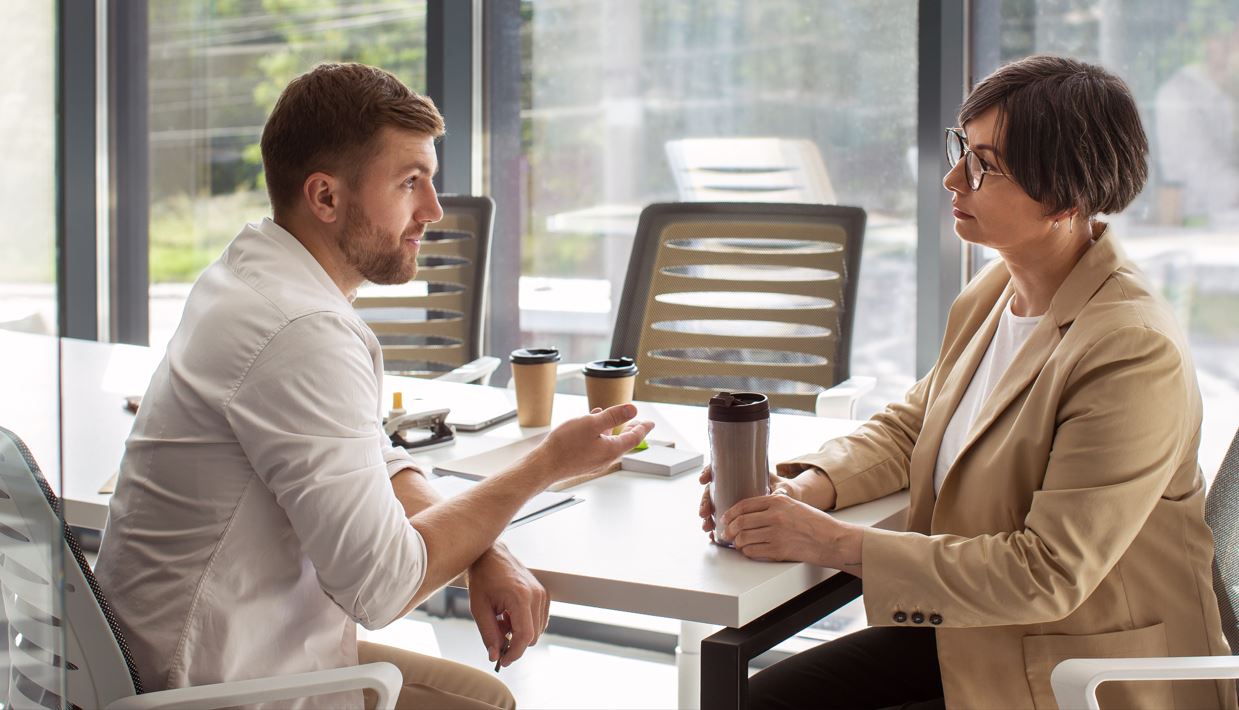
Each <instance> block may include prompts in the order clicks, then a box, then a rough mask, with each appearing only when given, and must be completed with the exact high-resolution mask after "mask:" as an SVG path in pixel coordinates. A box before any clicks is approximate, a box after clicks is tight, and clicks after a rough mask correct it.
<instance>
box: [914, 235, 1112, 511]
mask: <svg viewBox="0 0 1239 710" xmlns="http://www.w3.org/2000/svg"><path fill="white" fill-rule="evenodd" d="M1122 261H1123V254H1122V251H1121V250H1120V248H1119V246H1118V244H1117V243H1116V242H1115V240H1114V238H1113V237H1112V236H1110V229H1109V227H1107V228H1106V230H1105V231H1104V232H1102V234H1101V236H1100V237H1097V239H1096V241H1095V242H1094V244H1093V246H1091V247H1089V250H1088V251H1087V252H1085V253H1084V255H1083V256H1082V257H1081V258H1080V261H1079V262H1078V263H1077V264H1076V265H1075V268H1073V269H1072V270H1071V273H1070V274H1068V275H1067V278H1066V280H1064V281H1063V283H1062V285H1061V286H1059V287H1058V291H1056V292H1055V293H1054V298H1053V299H1052V300H1051V301H1050V310H1049V311H1048V312H1047V313H1046V316H1045V318H1044V319H1042V321H1041V322H1040V323H1038V324H1037V327H1036V328H1034V329H1033V332H1032V333H1031V334H1030V335H1029V337H1028V340H1027V341H1025V343H1024V345H1022V346H1021V347H1020V350H1019V352H1018V354H1017V355H1016V358H1015V360H1014V361H1012V363H1011V365H1010V367H1008V368H1007V371H1006V372H1005V373H1003V375H1002V377H1000V378H999V380H998V383H997V385H995V387H994V391H993V392H991V393H990V395H989V397H988V398H986V400H985V403H984V404H983V405H982V407H981V411H980V413H979V414H978V415H977V420H976V421H975V422H973V424H972V427H970V429H969V432H968V438H967V439H965V441H964V445H963V447H962V448H961V449H960V450H959V455H958V456H957V457H956V459H955V461H956V462H958V461H961V460H963V458H964V454H966V453H967V452H968V449H970V448H972V446H973V444H974V443H976V441H977V439H978V438H979V437H980V436H981V435H982V434H983V433H984V432H985V431H986V430H987V429H989V428H990V426H991V425H993V423H994V420H995V419H997V418H998V416H999V415H1000V414H1002V413H1003V411H1004V410H1006V409H1007V407H1009V406H1010V405H1011V403H1012V401H1014V400H1015V398H1016V397H1017V396H1019V394H1020V393H1021V392H1023V391H1024V390H1025V389H1027V388H1028V386H1029V385H1030V384H1031V383H1032V381H1033V380H1034V379H1036V377H1037V375H1039V374H1040V373H1041V370H1042V368H1044V367H1045V363H1046V361H1047V360H1049V359H1050V355H1052V354H1053V353H1054V349H1055V348H1056V347H1058V344H1059V342H1061V341H1062V334H1063V333H1064V332H1066V330H1067V327H1068V326H1070V325H1071V323H1072V321H1074V320H1075V317H1076V316H1077V315H1078V314H1079V313H1080V311H1081V310H1083V308H1084V306H1085V305H1087V304H1088V302H1089V300H1090V299H1092V297H1093V294H1095V293H1097V289H1099V288H1100V287H1101V285H1102V284H1103V283H1104V282H1105V280H1106V279H1107V278H1109V277H1110V274H1112V273H1114V271H1115V270H1116V269H1117V268H1119V266H1120V265H1121V264H1122ZM1010 291H1011V287H1010V286H1009V285H1008V288H1007V291H1004V292H1003V295H1004V297H1003V298H1000V299H999V301H998V304H997V305H996V306H995V309H994V311H993V312H992V313H991V314H990V318H989V319H988V320H986V326H987V327H990V326H991V325H992V326H993V327H992V328H990V329H989V330H988V331H985V332H987V333H988V334H989V336H988V337H982V336H983V335H984V333H982V332H978V333H977V339H976V340H975V341H974V342H973V343H972V345H973V346H975V345H977V343H983V345H982V346H981V353H982V354H984V352H985V350H986V349H987V348H988V347H989V343H990V340H992V338H993V333H994V330H995V329H996V326H997V318H996V317H995V316H996V315H999V316H1000V315H1001V314H1002V310H1003V309H1004V308H1006V304H1007V297H1008V296H1009V295H1010V293H1009V292H1010ZM991 321H992V323H991ZM977 361H978V362H979V361H980V358H979V357H978V360H977ZM975 371H976V364H973V365H972V367H971V369H969V371H968V372H969V377H968V380H967V381H965V383H964V387H965V388H966V387H967V385H968V383H969V382H971V379H972V377H971V375H972V373H973V372H975ZM962 394H963V393H962V391H961V392H960V393H959V396H957V397H955V399H953V400H951V401H950V405H951V407H950V409H949V410H945V411H944V412H938V414H942V416H941V417H939V418H940V419H942V420H943V422H942V424H941V426H942V429H943V431H945V429H946V423H947V422H949V420H950V418H951V416H952V415H953V414H954V412H955V407H956V406H958V404H959V397H962ZM941 437H942V435H941V433H939V434H938V439H937V440H936V442H935V446H934V458H935V460H936V458H937V450H938V447H939V446H940V445H941V443H942V438H941ZM954 470H955V465H954V464H952V465H951V467H950V468H949V469H948V470H947V474H946V477H945V479H944V480H943V482H942V493H943V494H946V492H947V486H948V485H949V483H950V480H951V473H952V472H953V471H954ZM930 480H931V481H932V476H931V477H930ZM931 490H932V485H931Z"/></svg>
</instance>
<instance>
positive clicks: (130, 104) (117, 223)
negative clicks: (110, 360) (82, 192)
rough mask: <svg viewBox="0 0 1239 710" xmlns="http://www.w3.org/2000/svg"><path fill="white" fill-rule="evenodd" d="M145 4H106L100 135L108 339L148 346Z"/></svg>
mask: <svg viewBox="0 0 1239 710" xmlns="http://www.w3.org/2000/svg"><path fill="white" fill-rule="evenodd" d="M147 13H148V4H147V0H123V1H120V0H113V1H112V2H110V3H109V4H108V16H107V26H108V47H107V49H108V52H107V57H108V67H107V77H108V86H107V96H108V115H107V127H108V131H107V135H108V146H107V155H108V175H109V176H110V186H109V187H110V194H111V196H112V211H111V219H110V221H109V224H108V227H109V229H108V232H109V233H110V242H111V255H112V264H111V267H112V268H111V284H110V288H109V293H110V294H111V306H112V309H111V310H112V317H111V326H112V333H111V335H112V338H113V339H114V340H115V341H116V342H121V343H133V344H137V345H146V344H147V343H149V341H150V195H151V192H150V120H149V116H150V87H149V79H148V77H149V46H150V37H149V16H148V14H147Z"/></svg>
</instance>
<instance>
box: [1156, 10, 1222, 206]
mask: <svg viewBox="0 0 1239 710" xmlns="http://www.w3.org/2000/svg"><path fill="white" fill-rule="evenodd" d="M1210 27H1211V29H1210V30H1209V32H1208V34H1207V35H1206V36H1205V38H1204V41H1203V42H1202V43H1201V44H1202V45H1203V48H1204V56H1203V59H1202V61H1200V62H1197V63H1192V64H1187V65H1185V66H1183V67H1181V68H1180V69H1179V70H1178V71H1177V72H1175V73H1174V74H1172V75H1171V77H1170V78H1169V79H1167V80H1166V82H1165V83H1164V84H1162V85H1161V87H1160V88H1158V90H1157V97H1156V99H1155V101H1154V116H1155V118H1156V121H1155V125H1156V128H1157V157H1158V168H1160V170H1161V181H1162V188H1163V190H1162V199H1163V200H1165V201H1164V202H1163V205H1162V206H1163V209H1164V210H1165V211H1166V214H1164V215H1162V219H1163V221H1166V222H1171V223H1176V224H1183V223H1186V224H1193V225H1207V224H1217V223H1234V222H1235V221H1236V220H1237V219H1239V155H1236V141H1235V131H1236V127H1237V126H1236V121H1235V116H1236V114H1235V98H1234V89H1235V84H1234V81H1233V80H1232V78H1231V77H1233V76H1234V74H1235V69H1236V67H1237V65H1239V24H1229V23H1225V22H1217V23H1216V24H1213V25H1211V26H1210ZM1165 188H1172V189H1171V190H1166V189H1165Z"/></svg>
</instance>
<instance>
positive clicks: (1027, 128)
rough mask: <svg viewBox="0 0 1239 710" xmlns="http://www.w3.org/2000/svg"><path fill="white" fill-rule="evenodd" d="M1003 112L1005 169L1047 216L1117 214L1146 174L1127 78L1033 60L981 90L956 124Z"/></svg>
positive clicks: (998, 129) (999, 74) (1069, 62)
mask: <svg viewBox="0 0 1239 710" xmlns="http://www.w3.org/2000/svg"><path fill="white" fill-rule="evenodd" d="M994 106H997V107H998V120H997V121H996V123H995V130H994V139H995V141H994V142H995V144H996V145H997V147H998V151H999V156H998V157H999V160H1000V162H1001V163H1002V165H1001V166H1000V169H1001V171H1002V172H1003V173H1006V174H1007V176H1008V177H1010V178H1011V179H1013V180H1015V182H1016V184H1017V185H1019V186H1020V187H1022V188H1024V191H1025V192H1027V193H1028V195H1029V197H1032V198H1033V199H1034V200H1036V201H1038V202H1040V203H1042V204H1044V205H1045V206H1046V208H1047V210H1048V212H1047V214H1054V213H1057V212H1063V211H1066V210H1069V209H1071V208H1076V209H1077V210H1079V213H1080V214H1081V215H1082V216H1086V217H1091V216H1093V215H1095V214H1114V213H1115V212H1119V211H1121V210H1122V209H1123V208H1124V207H1126V206H1127V205H1128V204H1130V203H1131V201H1132V200H1134V199H1135V198H1136V195H1138V194H1140V190H1141V189H1143V188H1144V182H1145V180H1146V179H1147V178H1148V176H1149V166H1148V162H1147V161H1146V159H1145V155H1146V154H1147V153H1148V151H1149V140H1148V138H1147V137H1146V136H1145V134H1144V127H1143V126H1142V125H1141V123H1140V114H1139V112H1137V110H1136V102H1135V99H1133V98H1132V95H1131V91H1130V90H1129V89H1128V88H1127V84H1125V83H1124V82H1123V80H1122V79H1120V78H1118V77H1117V76H1115V75H1113V74H1111V73H1110V72H1108V71H1106V70H1105V69H1102V68H1101V67H1099V66H1095V65H1092V64H1085V63H1084V62H1079V61H1076V60H1074V59H1066V58H1063V57H1050V56H1044V55H1039V56H1033V57H1028V58H1026V59H1021V60H1019V61H1017V62H1012V63H1011V64H1008V65H1006V66H1004V67H1002V68H1000V69H999V70H998V71H996V72H994V73H993V74H990V75H989V76H987V77H985V79H983V80H982V81H981V83H979V84H977V85H976V87H975V88H974V89H973V90H972V93H970V94H969V95H968V98H967V99H966V100H965V101H964V105H963V106H962V107H961V108H960V110H959V122H960V123H959V125H961V126H962V125H964V124H965V123H967V122H968V121H971V120H972V119H974V118H976V117H977V116H979V115H981V114H982V113H985V112H986V111H988V110H989V109H990V108H991V107H994Z"/></svg>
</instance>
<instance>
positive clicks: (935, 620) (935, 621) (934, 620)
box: [929, 614, 942, 626]
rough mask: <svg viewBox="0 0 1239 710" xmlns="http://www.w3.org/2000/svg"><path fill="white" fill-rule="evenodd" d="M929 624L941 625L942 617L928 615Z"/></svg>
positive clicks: (939, 615)
mask: <svg viewBox="0 0 1239 710" xmlns="http://www.w3.org/2000/svg"><path fill="white" fill-rule="evenodd" d="M929 623H931V624H933V625H934V626H937V625H938V624H941V623H942V615H941V614H930V615H929Z"/></svg>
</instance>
